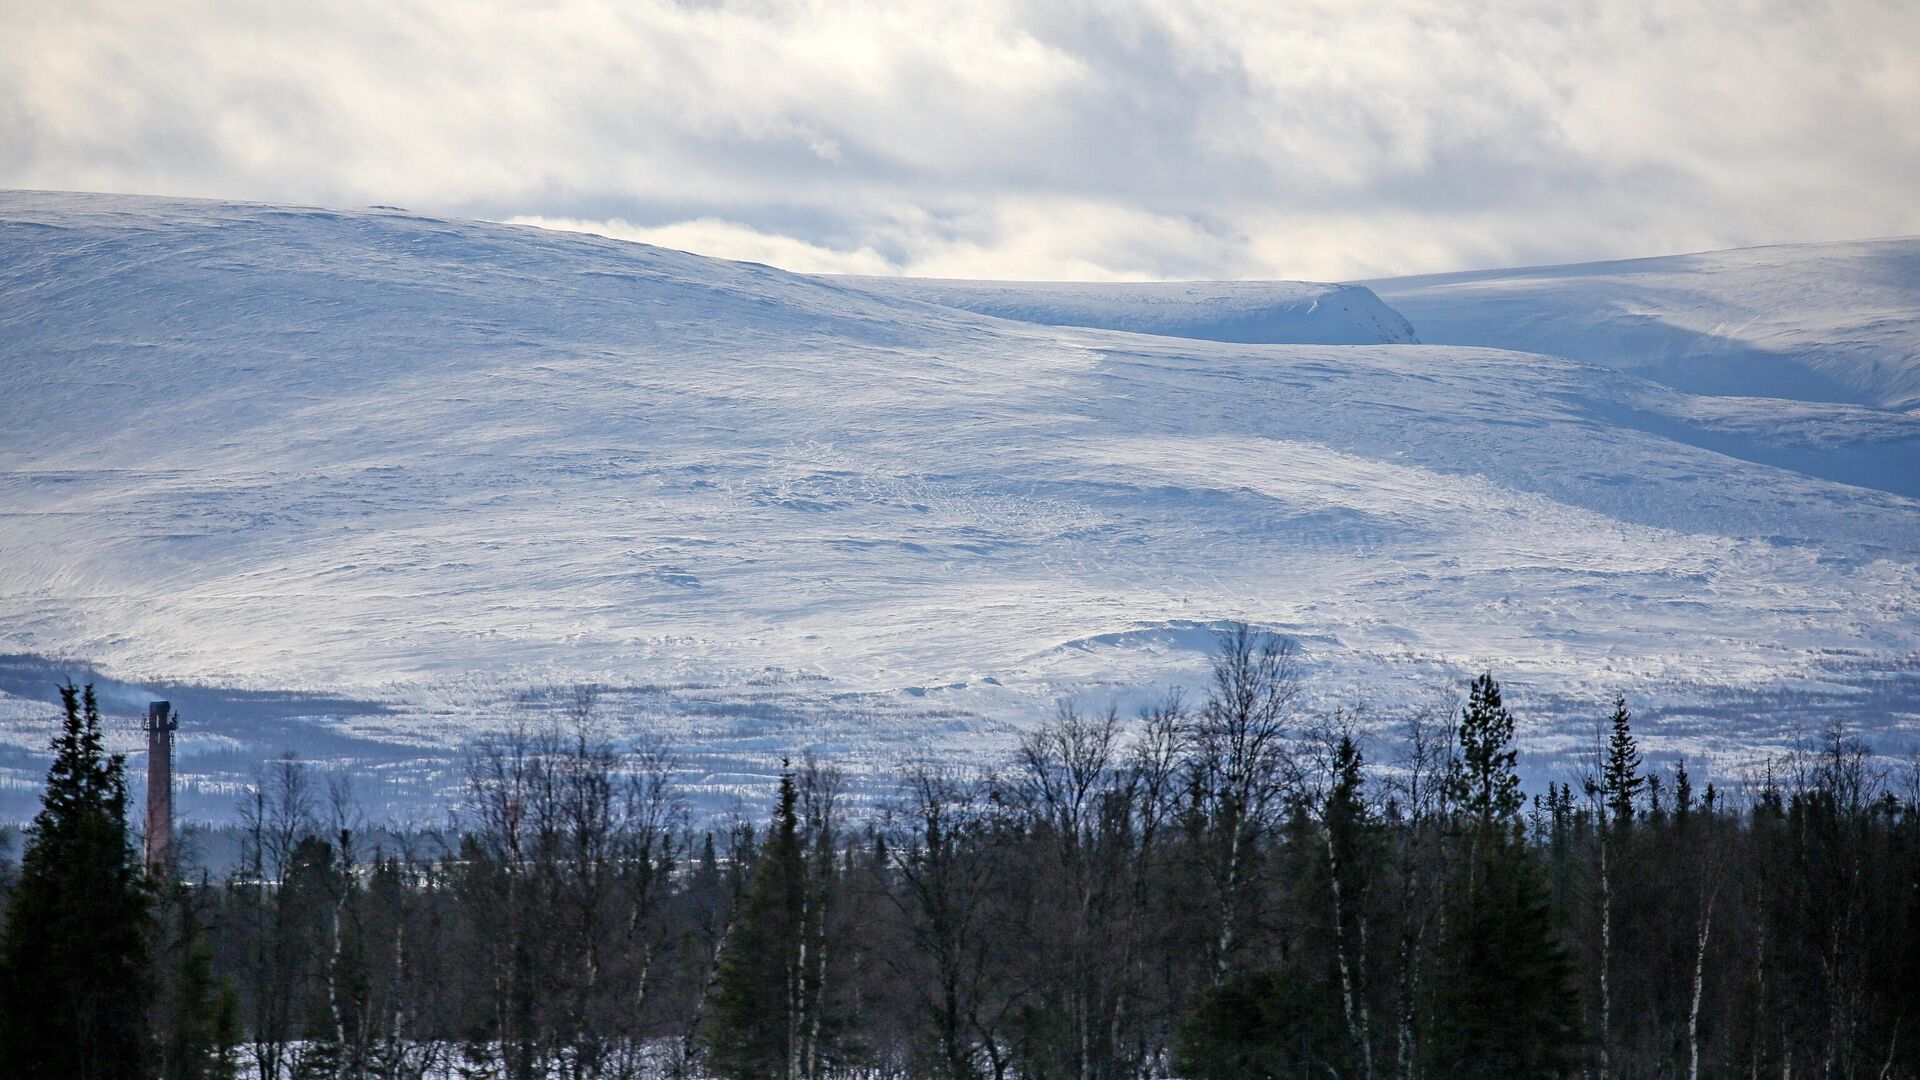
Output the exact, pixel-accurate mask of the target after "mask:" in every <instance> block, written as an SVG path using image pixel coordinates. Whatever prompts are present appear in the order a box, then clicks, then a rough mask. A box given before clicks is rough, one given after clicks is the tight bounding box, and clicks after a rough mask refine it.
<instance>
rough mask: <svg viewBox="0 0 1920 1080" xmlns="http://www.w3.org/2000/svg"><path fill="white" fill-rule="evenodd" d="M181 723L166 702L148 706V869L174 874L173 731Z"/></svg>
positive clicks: (158, 875)
mask: <svg viewBox="0 0 1920 1080" xmlns="http://www.w3.org/2000/svg"><path fill="white" fill-rule="evenodd" d="M179 726H180V720H179V718H178V717H176V716H174V715H173V706H172V705H170V704H168V703H167V702H164V701H153V702H148V703H147V869H148V871H150V872H151V873H152V874H153V876H154V877H156V878H162V879H165V878H167V877H168V876H170V875H171V874H172V873H173V732H174V729H176V728H178V727H179Z"/></svg>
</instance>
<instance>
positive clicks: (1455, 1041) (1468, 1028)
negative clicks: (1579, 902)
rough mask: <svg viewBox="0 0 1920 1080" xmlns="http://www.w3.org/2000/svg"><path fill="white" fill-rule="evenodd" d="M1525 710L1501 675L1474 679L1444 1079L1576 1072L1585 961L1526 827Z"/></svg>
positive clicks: (1442, 1012)
mask: <svg viewBox="0 0 1920 1080" xmlns="http://www.w3.org/2000/svg"><path fill="white" fill-rule="evenodd" d="M1513 732H1514V720H1513V714H1512V713H1511V712H1509V711H1508V710H1507V708H1506V706H1505V705H1504V704H1503V703H1502V702H1501V699H1500V687H1499V684H1497V683H1495V682H1494V681H1493V677H1492V676H1491V675H1482V676H1480V677H1479V678H1478V679H1476V680H1475V681H1474V684H1473V688H1472V693H1471V695H1470V697H1469V700H1468V704H1467V707H1466V709H1465V710H1463V711H1462V713H1461V717H1460V727H1459V730H1458V749H1457V756H1456V757H1455V759H1454V760H1453V762H1452V764H1451V767H1450V769H1449V772H1448V788H1449V795H1450V796H1451V798H1452V799H1453V802H1454V805H1455V807H1456V811H1457V813H1458V818H1457V825H1458V827H1459V828H1460V829H1461V830H1462V831H1463V832H1464V833H1465V834H1466V836H1465V839H1466V840H1467V843H1465V844H1463V845H1461V847H1460V849H1459V852H1460V853H1459V860H1460V861H1459V862H1458V863H1457V864H1456V866H1455V867H1454V870H1453V874H1452V876H1451V880H1450V881H1449V884H1448V890H1447V902H1446V906H1445V915H1444V923H1443V930H1442V935H1441V941H1440V945H1439V956H1438V957H1437V958H1436V959H1437V960H1438V965H1439V969H1440V970H1439V971H1438V972H1437V975H1438V977H1437V978H1436V979H1435V980H1434V982H1433V984H1432V988H1433V995H1432V1000H1431V1001H1430V1008H1429V1012H1428V1023H1429V1033H1428V1037H1427V1039H1426V1040H1425V1046H1424V1050H1425V1055H1426V1057H1427V1059H1428V1060H1427V1065H1428V1069H1427V1071H1428V1075H1430V1076H1433V1077H1435V1078H1437V1080H1456V1078H1457V1080H1468V1078H1472V1080H1542V1078H1545V1077H1559V1076H1565V1075H1568V1074H1569V1073H1570V1072H1571V1071H1572V1068H1573V1065H1574V1062H1575V1059H1576V1057H1577V1049H1578V1046H1579V1034H1578V1027H1577V1021H1578V1008H1577V1004H1576V998H1575V995H1574V989H1573V977H1572V976H1573V968H1572V963H1571V961H1570V960H1569V959H1568V957H1567V953H1566V950H1565V948H1564V947H1563V946H1562V945H1561V943H1560V940H1559V935H1558V931H1557V929H1556V923H1555V920H1554V913H1553V907H1552V903H1551V898H1550V893H1549V890H1548V888H1547V885H1546V882H1545V881H1544V880H1543V875H1542V872H1541V868H1540V867H1539V865H1538V864H1537V862H1536V860H1535V858H1534V855H1533V852H1532V851H1531V850H1530V849H1529V848H1528V847H1527V844H1526V841H1525V837H1524V836H1523V835H1522V833H1521V829H1520V820H1519V816H1520V808H1521V805H1522V800H1521V795H1520V778H1519V774H1518V772H1517V771H1516V767H1517V763H1518V761H1519V752H1518V750H1517V749H1516V748H1515V746H1514V739H1513Z"/></svg>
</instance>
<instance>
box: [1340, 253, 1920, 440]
mask: <svg viewBox="0 0 1920 1080" xmlns="http://www.w3.org/2000/svg"><path fill="white" fill-rule="evenodd" d="M1365 284H1367V285H1369V286H1371V287H1372V289H1373V290H1374V291H1375V292H1376V293H1378V294H1379V295H1380V297H1381V299H1383V300H1385V301H1386V302H1387V303H1389V304H1391V305H1393V307H1394V308H1395V309H1396V310H1398V311H1400V312H1401V313H1402V314H1404V315H1406V316H1407V318H1409V319H1411V320H1412V322H1413V325H1414V326H1415V327H1417V328H1418V330H1419V333H1420V339H1421V340H1422V341H1428V342H1436V343H1445V344H1453V345H1484V346H1491V347H1495V348H1502V349H1521V350H1526V351H1530V352H1543V353H1552V354H1554V355H1556V356H1568V357H1572V358H1574V359H1578V360H1589V361H1592V362H1594V363H1597V364H1606V365H1608V366H1611V367H1618V368H1621V369H1622V370H1626V371H1631V372H1634V373H1636V374H1639V375H1644V376H1646V377H1647V378H1650V379H1654V380H1657V381H1659V382H1664V383H1667V384H1669V385H1671V386H1675V387H1679V388H1681V389H1684V390H1691V391H1694V392H1696V393H1705V394H1738V395H1749V396H1758V397H1776V398H1790V399H1801V400H1811V401H1845V402H1855V403H1858V404H1863V405H1871V406H1876V407H1881V408H1891V409H1902V410H1906V411H1909V412H1911V411H1914V410H1916V409H1920V237H1904V238H1898V239H1887V240H1863V241H1858V242H1853V243H1834V244H1799V245H1791V246H1781V247H1762V248H1744V249H1740V250H1736V251H1714V252H1706V253H1703V254H1697V255H1674V256H1667V257H1663V258H1654V259H1634V260H1630V261H1625V262H1603V263H1586V264H1581V265H1574V266H1546V267H1530V268H1526V269H1517V270H1490V271H1478V272H1473V273H1463V274H1440V275H1434V276H1429V277H1410V278H1394V279H1388V280H1381V281H1373V282H1367V283H1365Z"/></svg>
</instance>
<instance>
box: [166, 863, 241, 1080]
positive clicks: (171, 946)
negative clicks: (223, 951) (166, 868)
mask: <svg viewBox="0 0 1920 1080" xmlns="http://www.w3.org/2000/svg"><path fill="white" fill-rule="evenodd" d="M207 889H208V886H207V885H206V883H205V882H202V883H201V886H200V888H199V889H198V890H190V889H187V888H185V887H182V886H180V885H174V886H173V887H172V888H170V889H169V890H168V892H167V894H166V895H165V896H163V898H162V903H161V905H160V915H161V920H160V921H161V943H160V954H159V955H160V957H161V958H162V960H163V961H164V962H163V963H161V964H160V965H159V972H158V978H157V980H156V982H157V986H158V990H159V993H158V994H157V995H156V999H155V1000H156V1005H155V1015H154V1017H153V1020H154V1031H155V1035H156V1038H157V1040H158V1043H159V1045H158V1047H157V1048H156V1050H155V1061H156V1064H157V1066H158V1068H157V1070H156V1071H157V1072H158V1074H159V1076H160V1078H161V1080H230V1078H231V1077H232V1076H233V1075H234V1050H235V1047H236V1046H237V1045H238V1043H239V1041H240V1003H239V999H238V997H237V995H236V994H235V992H234V988H233V983H232V981H231V980H229V979H226V978H223V977H221V976H219V975H216V974H215V973H214V970H213V950H212V948H211V946H210V944H209V942H208V938H207V932H206V929H205V927H204V926H203V925H202V921H201V917H200V913H199V912H198V911H197V910H196V907H195V903H196V897H195V896H194V895H193V893H194V892H195V891H199V892H203V893H204V892H205V891H207Z"/></svg>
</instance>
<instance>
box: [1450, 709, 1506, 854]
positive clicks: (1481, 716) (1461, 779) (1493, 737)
mask: <svg viewBox="0 0 1920 1080" xmlns="http://www.w3.org/2000/svg"><path fill="white" fill-rule="evenodd" d="M1456 755H1457V756H1455V758H1454V759H1453V762H1452V763H1451V766H1450V768H1449V769H1448V773H1447V794H1448V797H1449V798H1450V799H1451V800H1452V802H1453V805H1454V807H1455V809H1457V810H1459V811H1460V812H1462V813H1464V814H1466V815H1467V816H1468V817H1469V818H1471V819H1473V820H1474V821H1475V822H1476V823H1478V825H1479V826H1480V827H1482V828H1485V827H1487V826H1488V825H1490V824H1492V823H1495V822H1510V821H1511V820H1512V819H1513V817H1514V815H1515V814H1518V813H1519V812H1520V805H1521V797H1520V776H1519V774H1518V773H1517V772H1515V771H1514V768H1515V765H1516V763H1517V762H1518V761H1519V757H1520V755H1519V751H1518V750H1516V749H1514V745H1513V714H1512V713H1511V712H1508V711H1507V707H1506V705H1505V704H1503V703H1502V702H1501V700H1500V684H1499V683H1497V682H1494V681H1493V675H1492V674H1485V675H1482V676H1480V677H1479V678H1477V679H1475V680H1473V686H1472V689H1471V690H1470V691H1469V693H1468V696H1467V707H1466V708H1465V709H1463V710H1462V711H1461V713H1460V727H1459V731H1458V739H1457V749H1456Z"/></svg>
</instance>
